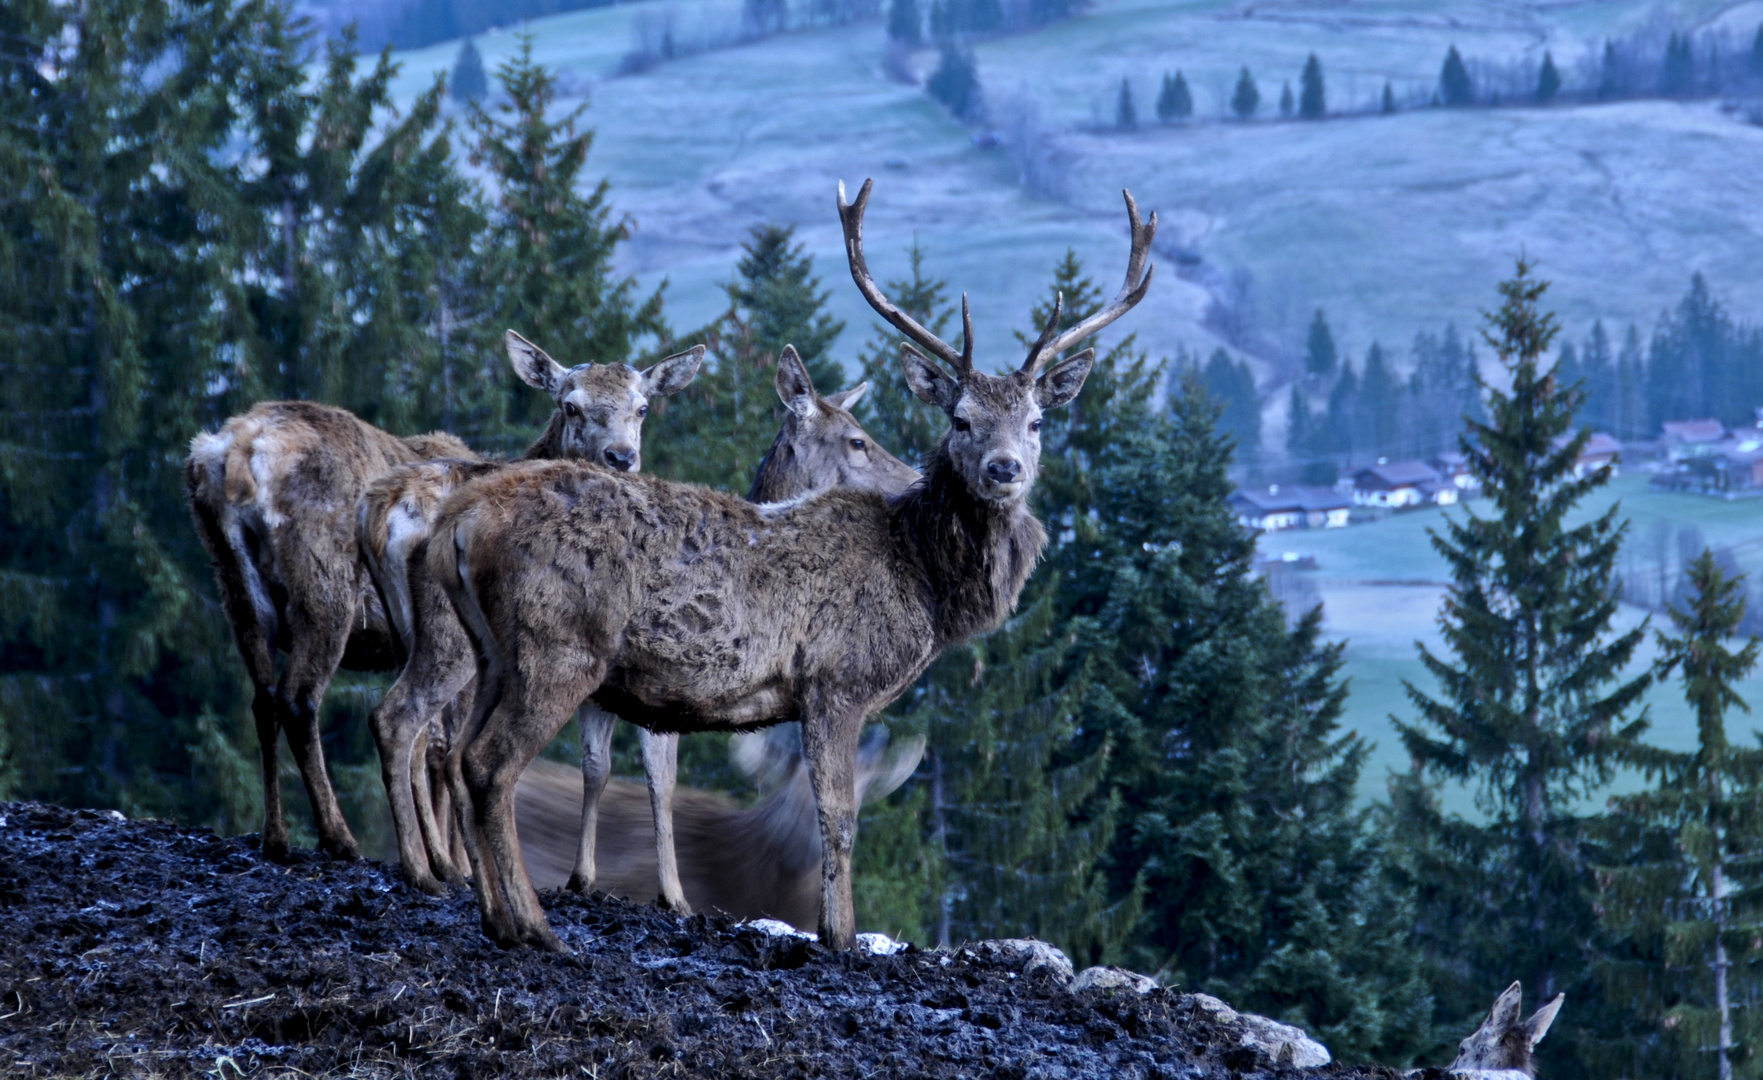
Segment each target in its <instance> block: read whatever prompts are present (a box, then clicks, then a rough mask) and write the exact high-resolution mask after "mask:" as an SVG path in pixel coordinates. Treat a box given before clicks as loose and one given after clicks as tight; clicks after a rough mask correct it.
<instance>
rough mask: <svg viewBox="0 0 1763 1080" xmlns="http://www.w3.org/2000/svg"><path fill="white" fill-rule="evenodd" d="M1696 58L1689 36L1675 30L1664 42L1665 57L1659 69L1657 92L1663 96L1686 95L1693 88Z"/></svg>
mask: <svg viewBox="0 0 1763 1080" xmlns="http://www.w3.org/2000/svg"><path fill="white" fill-rule="evenodd" d="M1695 83H1696V60H1695V56H1694V54H1693V53H1692V52H1691V50H1690V36H1689V35H1688V34H1679V33H1676V32H1675V31H1674V32H1673V33H1672V35H1671V38H1670V39H1669V40H1668V41H1667V42H1666V43H1665V59H1664V62H1663V63H1662V64H1661V65H1660V70H1659V93H1660V94H1662V95H1663V96H1665V97H1688V96H1689V95H1690V93H1691V92H1692V91H1693V90H1694V89H1695Z"/></svg>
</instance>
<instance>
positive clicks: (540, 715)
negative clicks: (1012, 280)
mask: <svg viewBox="0 0 1763 1080" xmlns="http://www.w3.org/2000/svg"><path fill="white" fill-rule="evenodd" d="M869 192H870V185H869V183H867V182H866V183H865V184H864V186H863V190H862V192H861V193H860V194H859V195H858V197H857V201H856V202H855V203H854V204H850V205H847V204H846V203H845V200H844V198H843V195H842V193H841V196H840V199H839V214H840V218H841V220H842V222H843V225H844V231H845V242H846V251H847V254H848V256H849V259H850V264H851V274H852V277H853V279H854V280H855V281H856V282H857V285H858V288H859V289H860V290H861V291H862V293H863V295H864V297H865V298H866V299H868V301H869V302H870V304H871V305H872V306H873V307H874V308H875V309H876V310H877V311H878V312H879V313H880V314H881V315H882V316H883V317H884V318H886V319H887V320H888V321H889V322H890V323H892V324H893V325H894V326H895V327H896V328H898V329H900V330H901V331H903V332H904V333H905V334H906V336H907V337H909V338H911V339H912V342H914V343H916V345H917V346H919V347H922V348H924V349H926V350H928V351H929V352H930V353H932V354H934V355H935V356H937V357H938V358H939V359H940V360H942V361H943V362H944V363H946V364H948V365H950V366H951V367H953V368H954V374H952V375H951V374H950V373H949V372H947V371H945V370H944V369H943V368H942V367H941V366H939V365H938V364H937V363H935V362H934V361H932V360H931V359H930V358H929V357H928V356H926V355H925V353H922V352H920V351H919V349H918V348H915V347H914V346H913V344H904V345H902V347H901V361H902V363H903V365H904V367H905V374H906V379H907V382H908V384H909V385H910V386H911V388H912V390H913V392H914V393H915V394H916V395H917V396H918V397H919V398H920V399H922V400H924V401H926V402H928V403H930V404H933V405H935V406H937V407H939V408H941V409H942V410H943V411H944V413H946V414H947V415H948V417H949V421H950V430H949V431H947V432H946V433H945V434H944V436H943V438H942V440H941V441H940V442H939V443H938V444H937V446H936V448H935V449H934V450H933V451H932V452H931V454H930V455H929V459H928V461H927V468H926V469H925V476H924V479H923V480H922V481H920V482H919V483H918V484H916V485H914V486H913V487H912V488H911V489H910V490H909V491H907V492H906V493H905V494H904V495H901V496H899V497H897V498H888V497H886V496H882V495H879V494H876V493H874V492H862V491H843V490H834V491H829V492H825V493H822V494H820V495H817V496H815V497H814V498H811V499H808V500H805V501H802V502H797V503H786V504H781V505H773V506H755V505H752V504H750V503H745V502H741V501H739V500H737V499H734V498H731V497H729V496H727V495H724V494H722V493H720V492H716V491H710V490H708V489H705V488H701V487H696V486H693V485H689V484H678V483H669V482H668V481H664V480H659V479H656V478H654V477H645V476H632V475H628V474H614V473H609V472H607V471H605V470H603V469H593V468H585V467H582V466H579V465H572V464H563V463H560V464H544V465H524V466H521V467H518V468H513V469H508V470H504V471H502V472H500V473H498V474H497V475H495V476H492V477H486V478H484V479H482V480H479V481H475V482H473V483H471V484H468V485H466V487H464V488H463V489H461V490H460V491H459V492H457V493H455V494H454V495H453V497H452V498H450V499H449V500H448V502H447V505H446V506H445V507H444V508H443V509H442V511H441V515H440V518H439V519H438V520H437V522H436V526H435V533H434V537H433V539H432V540H431V542H430V544H429V551H428V558H429V569H430V572H431V573H432V574H434V575H435V578H436V580H437V581H438V582H439V583H440V584H441V586H442V587H443V588H444V589H446V590H447V593H448V595H449V596H450V597H451V598H452V600H453V602H454V605H455V607H456V608H458V610H459V613H460V617H461V620H462V622H463V623H464V624H465V626H466V628H467V629H468V630H469V631H470V633H471V636H472V639H473V643H474V645H475V646H476V648H477V650H478V662H479V680H478V686H479V694H478V700H477V701H476V702H475V703H474V704H473V708H472V712H471V715H470V717H469V718H468V720H467V723H466V725H465V727H464V729H463V730H462V731H461V732H460V733H459V738H458V739H456V740H455V742H454V745H453V747H452V749H451V751H450V753H449V756H448V779H449V781H450V782H451V783H452V784H453V785H454V798H455V799H456V800H458V801H459V803H460V805H461V807H462V808H464V809H465V810H466V811H467V812H466V813H465V814H464V815H463V818H464V823H465V824H466V826H467V828H466V847H467V850H468V852H469V853H470V856H471V859H472V869H473V870H474V872H475V879H474V882H473V884H474V887H475V888H476V891H477V895H478V900H479V904H480V907H481V910H482V914H483V920H484V926H485V929H486V931H487V932H489V933H490V934H491V935H492V936H493V937H495V938H497V939H498V940H500V941H503V942H507V943H514V942H528V943H532V944H535V945H541V946H544V947H547V948H551V949H555V950H562V949H563V944H562V942H561V941H560V940H559V939H558V938H557V935H556V934H555V933H554V932H552V930H551V928H550V926H549V925H548V924H547V923H546V921H545V913H544V909H543V908H542V907H541V906H540V905H539V900H538V896H537V894H536V893H535V892H534V891H533V887H532V882H531V881H530V880H529V878H528V877H527V874H526V870H525V868H524V866H523V865H522V863H521V859H520V848H519V841H518V838H517V836H516V833H515V822H514V808H513V794H514V787H515V784H516V782H517V781H518V780H519V778H520V775H521V773H522V772H523V771H524V770H525V769H526V767H527V765H528V764H529V763H531V761H532V760H533V758H534V757H536V756H537V755H538V752H539V751H540V749H542V748H543V747H544V746H545V744H546V743H548V742H549V741H550V740H551V739H552V737H553V736H555V735H556V733H557V731H558V730H559V729H560V728H561V727H562V726H563V724H564V723H565V722H566V721H567V720H568V718H569V714H570V712H571V711H572V710H573V709H574V707H575V704H576V703H577V702H579V701H581V700H582V699H583V698H586V697H590V696H591V697H593V698H594V699H595V700H596V701H597V702H599V703H600V704H601V705H603V706H605V707H606V708H608V709H609V710H611V711H613V712H615V713H617V714H618V715H619V716H622V717H624V718H625V719H626V720H630V721H632V722H635V723H637V724H640V725H642V726H644V727H648V728H651V729H653V730H658V731H727V730H745V729H749V728H754V727H760V726H764V725H767V724H772V723H776V722H778V721H782V720H799V721H800V722H801V725H802V749H803V757H804V758H805V759H806V761H807V763H808V769H809V779H810V782H811V784H812V786H813V789H814V796H815V804H816V807H817V810H818V816H819V820H820V827H821V839H822V845H823V846H822V853H821V854H822V858H821V905H820V910H821V914H820V934H821V940H822V941H824V942H825V943H826V944H828V945H830V946H832V947H834V948H839V949H846V948H850V947H851V945H852V942H853V939H854V937H855V934H854V926H853V909H852V903H851V844H852V840H853V838H854V834H855V830H856V794H855V788H854V780H855V777H854V764H853V763H854V760H855V755H856V751H857V740H858V733H859V731H860V730H861V728H862V726H863V720H864V717H866V716H869V715H871V714H873V713H875V712H876V711H878V710H879V709H880V708H882V707H883V706H884V705H886V704H887V703H888V702H890V701H892V700H893V699H894V698H896V697H897V696H898V695H899V694H900V693H901V692H902V691H904V690H905V688H906V687H908V686H909V685H911V683H912V681H913V680H914V679H915V678H917V677H918V675H919V674H920V673H921V672H923V671H924V669H925V668H926V667H927V666H928V665H929V664H930V662H931V660H932V659H933V658H934V657H935V656H936V655H937V653H938V652H939V651H940V650H941V649H943V648H945V647H947V646H949V645H951V644H953V643H956V642H959V641H964V640H967V639H969V638H972V637H974V636H976V635H978V634H982V633H985V632H987V631H989V630H992V629H993V628H995V627H997V626H998V625H999V624H1000V623H1001V622H1002V621H1003V620H1004V619H1005V618H1006V617H1007V616H1008V615H1009V613H1010V612H1011V610H1012V609H1013V608H1014V607H1015V604H1016V600H1017V596H1018V594H1019V593H1020V591H1021V589H1022V586H1023V583H1024V582H1025V581H1026V580H1027V578H1028V575H1029V573H1030V571H1032V570H1033V568H1034V564H1035V562H1036V560H1037V559H1038V558H1039V556H1040V551H1041V548H1042V546H1043V544H1044V543H1045V542H1046V532H1045V530H1044V529H1042V527H1041V524H1040V522H1039V521H1037V520H1036V519H1035V517H1034V515H1033V514H1031V513H1030V512H1029V509H1028V506H1027V496H1028V492H1029V489H1030V488H1031V487H1032V486H1033V484H1034V480H1035V477H1036V475H1037V473H1038V471H1039V464H1040V427H1041V415H1042V412H1043V411H1044V410H1046V409H1052V408H1056V407H1058V406H1060V405H1064V404H1065V403H1066V402H1068V401H1070V400H1071V399H1072V398H1073V397H1075V396H1076V395H1077V393H1078V391H1079V390H1080V389H1082V387H1083V382H1084V378H1085V377H1086V376H1087V375H1088V374H1089V371H1090V368H1091V367H1092V366H1093V364H1094V363H1095V354H1094V353H1093V351H1091V350H1085V351H1083V352H1081V353H1079V354H1077V355H1075V356H1072V357H1069V358H1064V359H1056V360H1053V362H1052V363H1051V364H1048V363H1047V362H1048V361H1049V360H1050V359H1052V358H1055V357H1058V355H1059V354H1060V352H1062V351H1063V350H1065V349H1067V348H1070V347H1071V346H1072V345H1074V344H1076V343H1077V342H1080V341H1082V340H1083V339H1084V338H1087V337H1089V336H1091V335H1092V334H1095V333H1096V332H1098V331H1099V330H1101V329H1102V328H1103V327H1104V326H1107V325H1108V324H1109V323H1111V322H1113V321H1114V320H1115V319H1117V318H1119V317H1120V316H1121V315H1124V314H1125V313H1126V312H1127V311H1129V310H1131V308H1132V307H1133V305H1135V304H1137V303H1138V302H1139V300H1140V299H1141V298H1142V297H1143V296H1144V295H1145V290H1146V289H1147V288H1148V287H1149V285H1150V279H1151V273H1150V268H1149V267H1148V266H1147V265H1146V262H1145V259H1146V254H1147V253H1148V251H1149V250H1150V245H1151V239H1152V235H1153V233H1154V231H1155V229H1156V223H1157V219H1156V216H1155V215H1152V217H1151V220H1150V221H1149V222H1146V223H1141V222H1140V221H1139V216H1138V209H1137V207H1136V206H1134V205H1133V202H1132V197H1131V195H1128V196H1127V200H1126V201H1127V214H1128V218H1129V220H1130V222H1131V226H1132V244H1131V253H1130V255H1129V257H1128V259H1127V274H1126V283H1125V284H1124V285H1123V286H1122V288H1121V290H1120V292H1119V293H1118V294H1117V295H1116V296H1115V297H1114V298H1113V299H1112V300H1111V301H1110V302H1109V304H1108V305H1107V306H1106V307H1105V308H1103V309H1102V310H1101V311H1099V312H1097V313H1096V314H1095V315H1093V316H1091V317H1090V318H1088V319H1085V320H1083V321H1082V322H1081V323H1079V324H1078V325H1076V326H1073V327H1071V328H1070V329H1068V330H1065V331H1064V332H1060V329H1059V311H1058V305H1057V304H1056V305H1055V310H1054V313H1053V316H1052V319H1051V320H1050V321H1049V322H1048V324H1047V327H1046V329H1045V330H1044V331H1043V332H1042V333H1041V335H1040V337H1039V338H1038V339H1036V341H1035V342H1034V344H1033V345H1032V346H1031V347H1030V348H1029V351H1028V357H1027V359H1026V360H1025V361H1024V362H1023V364H1022V366H1021V367H1020V368H1019V369H1018V370H1016V371H1013V372H1011V373H1009V374H1007V375H988V374H986V373H984V372H981V371H979V370H977V369H975V367H974V366H973V356H972V348H973V335H972V330H971V326H972V319H971V317H970V316H969V315H968V313H967V305H966V301H965V300H963V303H962V321H963V328H964V330H965V332H966V338H965V341H964V343H963V348H962V349H960V350H956V349H954V348H952V347H950V346H949V345H948V344H946V343H945V342H943V341H941V340H940V339H938V338H937V337H936V336H935V335H934V334H932V333H931V332H930V331H929V330H927V329H925V328H924V327H923V326H921V325H920V324H919V323H918V322H917V321H916V320H914V319H913V318H912V317H911V316H910V315H908V314H907V313H906V312H904V311H902V310H901V309H900V308H899V307H897V306H896V305H894V304H893V303H892V302H890V301H889V300H888V299H887V298H886V297H885V296H883V295H882V293H881V291H880V290H879V289H878V288H877V287H876V285H875V283H874V282H873V281H871V280H870V275H869V272H868V270H867V268H866V266H865V263H864V259H863V249H862V223H863V210H864V206H865V204H866V203H867V201H868V198H869ZM1043 364H1047V370H1045V371H1042V366H1043Z"/></svg>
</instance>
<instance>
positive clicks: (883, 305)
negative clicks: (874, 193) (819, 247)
mask: <svg viewBox="0 0 1763 1080" xmlns="http://www.w3.org/2000/svg"><path fill="white" fill-rule="evenodd" d="M874 185H875V181H874V180H873V179H870V180H865V181H863V189H862V190H861V191H859V192H857V201H856V202H853V203H847V202H846V201H845V182H844V181H843V180H841V181H839V224H840V225H842V226H844V230H845V258H846V260H847V261H848V262H849V263H850V264H851V280H852V281H855V282H856V283H857V291H858V292H860V293H862V294H863V299H865V300H867V301H869V306H870V307H872V308H874V309H875V311H876V314H878V315H880V316H881V317H882V318H884V319H886V320H887V321H888V322H889V323H890V324H892V325H893V327H894V328H895V329H896V330H899V331H900V332H901V333H902V334H905V335H906V336H907V337H909V338H911V339H912V340H913V342H915V343H916V344H918V345H919V346H920V347H921V348H923V349H924V350H925V351H927V352H929V353H930V354H931V355H932V356H935V357H937V358H938V359H939V360H942V361H943V362H944V363H946V364H948V365H949V366H950V367H952V368H954V369H955V370H956V371H957V372H958V373H960V374H963V375H965V374H967V373H968V372H969V371H971V370H973V321H972V319H970V318H969V317H968V315H967V298H966V297H965V296H963V297H962V301H961V321H962V325H963V326H964V327H965V328H966V332H967V340H966V341H965V342H964V343H963V348H962V350H961V351H960V352H956V351H955V350H954V349H953V348H951V347H950V346H949V344H948V343H947V342H945V341H944V340H943V339H942V338H939V337H937V336H936V335H935V334H933V333H931V332H930V331H929V330H926V329H925V328H924V327H923V326H921V325H920V324H919V322H918V320H917V319H914V318H913V317H912V316H910V315H908V314H906V313H905V312H904V311H902V310H900V308H899V307H898V306H897V305H896V304H895V303H894V302H893V301H892V300H889V299H888V298H887V297H886V296H885V295H883V293H882V291H881V290H880V289H879V288H877V287H876V284H875V280H874V279H873V278H871V277H870V276H869V264H868V263H867V262H866V261H865V260H864V258H863V210H864V208H865V207H867V206H868V205H869V190H870V188H871V187H873V186H874Z"/></svg>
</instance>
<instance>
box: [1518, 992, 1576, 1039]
mask: <svg viewBox="0 0 1763 1080" xmlns="http://www.w3.org/2000/svg"><path fill="white" fill-rule="evenodd" d="M1566 998H1567V995H1566V994H1556V995H1555V1000H1554V1001H1551V1002H1549V1003H1548V1004H1547V1005H1544V1006H1543V1007H1542V1008H1540V1009H1538V1010H1537V1011H1536V1013H1535V1014H1534V1015H1533V1016H1531V1018H1530V1019H1529V1020H1526V1021H1525V1022H1524V1034H1525V1036H1526V1037H1527V1038H1528V1039H1529V1040H1530V1045H1532V1046H1535V1045H1536V1044H1537V1043H1540V1042H1542V1041H1543V1036H1544V1035H1547V1034H1548V1033H1549V1025H1550V1024H1553V1023H1554V1022H1555V1014H1556V1013H1558V1012H1560V1011H1561V1002H1562V1001H1564V1000H1566Z"/></svg>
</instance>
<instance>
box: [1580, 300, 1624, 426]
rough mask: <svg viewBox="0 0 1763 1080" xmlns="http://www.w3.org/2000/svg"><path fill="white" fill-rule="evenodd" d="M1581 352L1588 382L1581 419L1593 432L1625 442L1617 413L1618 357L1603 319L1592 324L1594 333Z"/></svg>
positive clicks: (1588, 335)
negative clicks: (1621, 439)
mask: <svg viewBox="0 0 1763 1080" xmlns="http://www.w3.org/2000/svg"><path fill="white" fill-rule="evenodd" d="M1579 351H1580V356H1581V361H1580V365H1581V367H1582V368H1583V369H1584V371H1585V381H1586V399H1585V410H1584V411H1583V412H1582V413H1581V417H1582V418H1583V420H1584V422H1585V424H1586V426H1587V427H1590V428H1591V429H1592V430H1593V431H1608V432H1611V433H1612V434H1614V435H1615V436H1616V437H1617V438H1619V439H1620V438H1624V437H1625V435H1624V433H1623V430H1622V424H1621V421H1620V420H1619V419H1618V418H1617V412H1616V409H1617V406H1616V355H1615V352H1614V350H1612V349H1611V347H1610V335H1609V334H1608V333H1607V332H1606V331H1605V330H1604V321H1603V320H1602V319H1598V320H1596V321H1594V322H1593V323H1592V329H1591V332H1590V333H1588V334H1587V335H1586V339H1585V343H1584V344H1583V345H1582V346H1581V347H1580V350H1579Z"/></svg>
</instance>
